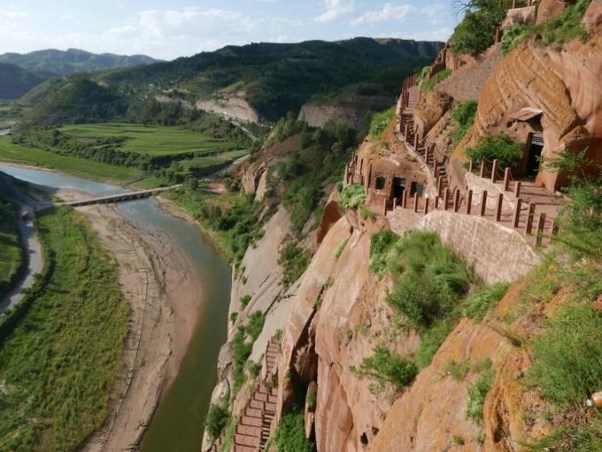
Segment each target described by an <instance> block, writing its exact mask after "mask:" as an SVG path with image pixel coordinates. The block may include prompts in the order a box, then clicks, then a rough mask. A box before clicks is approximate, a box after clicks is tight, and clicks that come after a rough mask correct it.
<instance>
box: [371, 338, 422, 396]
mask: <svg viewBox="0 0 602 452" xmlns="http://www.w3.org/2000/svg"><path fill="white" fill-rule="evenodd" d="M359 374H360V375H361V376H367V377H370V378H372V379H374V380H376V383H375V384H373V385H371V386H370V390H371V391H372V392H373V393H377V392H380V391H382V390H383V389H384V388H385V385H386V384H387V383H390V384H392V385H393V387H394V388H395V390H397V391H399V390H400V389H401V388H403V387H404V386H406V385H408V384H410V383H411V382H412V381H413V380H414V378H415V377H416V375H417V374H418V368H417V367H416V364H414V363H413V362H412V361H410V360H408V359H406V358H403V357H401V356H400V355H398V354H397V353H395V352H392V351H391V350H389V349H388V348H386V347H382V346H379V347H376V348H375V349H374V354H373V355H372V356H370V357H368V358H364V360H363V361H362V365H361V367H360V370H359Z"/></svg>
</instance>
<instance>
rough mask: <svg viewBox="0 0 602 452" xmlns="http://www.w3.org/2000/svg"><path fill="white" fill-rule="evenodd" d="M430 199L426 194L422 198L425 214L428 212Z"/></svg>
mask: <svg viewBox="0 0 602 452" xmlns="http://www.w3.org/2000/svg"><path fill="white" fill-rule="evenodd" d="M430 201H431V200H430V199H429V197H428V196H426V197H425V198H424V214H425V215H427V214H428V213H429V204H430Z"/></svg>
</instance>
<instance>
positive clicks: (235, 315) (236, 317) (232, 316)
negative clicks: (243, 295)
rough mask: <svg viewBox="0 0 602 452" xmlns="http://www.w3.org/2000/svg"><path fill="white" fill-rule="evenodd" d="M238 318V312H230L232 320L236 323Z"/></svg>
mask: <svg viewBox="0 0 602 452" xmlns="http://www.w3.org/2000/svg"><path fill="white" fill-rule="evenodd" d="M236 319H238V312H233V313H232V314H230V322H232V323H234V322H236Z"/></svg>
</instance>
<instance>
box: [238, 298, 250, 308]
mask: <svg viewBox="0 0 602 452" xmlns="http://www.w3.org/2000/svg"><path fill="white" fill-rule="evenodd" d="M251 298H252V297H251V295H245V296H244V297H240V305H241V306H242V308H243V309H244V308H246V307H247V306H248V304H249V302H250V301H251Z"/></svg>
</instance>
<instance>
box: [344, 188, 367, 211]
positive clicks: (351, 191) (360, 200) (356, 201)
mask: <svg viewBox="0 0 602 452" xmlns="http://www.w3.org/2000/svg"><path fill="white" fill-rule="evenodd" d="M365 202H366V190H365V189H364V186H363V185H357V184H352V185H347V186H346V187H345V188H343V191H341V199H340V201H339V203H340V204H341V207H342V208H343V209H355V208H356V207H358V206H359V205H361V204H364V203H365Z"/></svg>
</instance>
